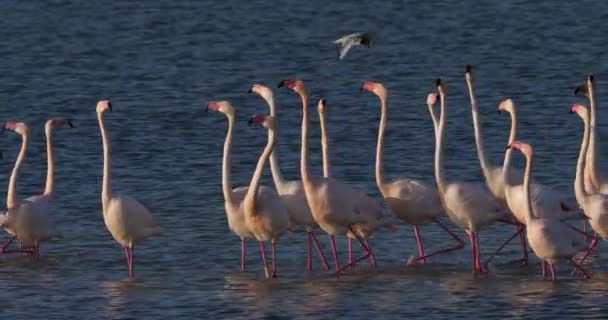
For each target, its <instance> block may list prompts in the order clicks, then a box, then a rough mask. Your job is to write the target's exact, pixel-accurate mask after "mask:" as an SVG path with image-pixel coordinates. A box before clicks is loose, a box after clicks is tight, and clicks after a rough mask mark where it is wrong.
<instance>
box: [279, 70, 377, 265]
mask: <svg viewBox="0 0 608 320" xmlns="http://www.w3.org/2000/svg"><path fill="white" fill-rule="evenodd" d="M282 86H285V87H288V88H290V89H292V90H294V91H295V92H296V93H297V94H298V95H299V96H300V98H301V100H302V112H303V113H302V145H301V159H300V173H301V175H302V183H303V185H304V191H305V193H306V200H307V202H308V205H309V207H310V211H311V213H312V216H313V218H314V219H315V221H317V223H318V224H319V226H320V227H321V229H323V231H325V232H326V233H327V234H328V235H329V238H330V240H331V245H332V251H333V254H334V260H335V262H336V270H337V273H338V274H339V273H340V272H341V271H343V270H344V269H345V268H347V267H349V266H351V265H354V264H355V263H357V262H359V261H361V260H363V259H365V258H368V257H369V256H370V255H371V251H370V249H369V248H368V246H367V245H366V244H365V242H364V241H363V239H361V238H360V237H359V236H358V235H357V233H356V232H354V230H353V228H352V226H353V225H355V224H357V223H362V222H366V219H365V217H363V216H362V215H360V214H359V212H358V211H357V208H356V203H357V200H358V195H357V194H355V193H353V192H352V189H351V188H350V187H348V186H346V185H345V184H344V183H342V182H340V181H338V180H334V179H327V178H321V179H317V180H313V178H312V176H311V175H310V172H309V168H308V94H307V93H306V87H305V85H304V82H302V81H301V80H283V81H282V82H281V83H279V87H282ZM348 231H351V232H352V233H353V234H354V235H355V236H356V237H357V239H358V240H359V243H360V244H361V246H362V247H363V248H364V250H365V252H366V253H365V254H364V255H363V256H362V257H360V258H359V259H357V260H355V261H353V263H349V264H348V265H346V266H344V267H340V260H339V259H338V251H337V249H336V241H335V236H336V235H345V234H346V233H347V232H348Z"/></svg>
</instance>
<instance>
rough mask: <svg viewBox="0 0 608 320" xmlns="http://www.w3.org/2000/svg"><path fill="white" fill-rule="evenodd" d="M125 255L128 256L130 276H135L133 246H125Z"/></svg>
mask: <svg viewBox="0 0 608 320" xmlns="http://www.w3.org/2000/svg"><path fill="white" fill-rule="evenodd" d="M125 256H126V257H127V266H128V268H129V278H133V275H134V274H133V248H132V247H131V248H129V247H125Z"/></svg>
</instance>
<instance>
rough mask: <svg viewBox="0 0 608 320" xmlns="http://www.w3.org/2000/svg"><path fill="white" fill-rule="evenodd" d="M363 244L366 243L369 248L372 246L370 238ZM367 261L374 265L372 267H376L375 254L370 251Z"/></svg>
mask: <svg viewBox="0 0 608 320" xmlns="http://www.w3.org/2000/svg"><path fill="white" fill-rule="evenodd" d="M365 244H366V245H367V247H368V248H370V249H371V248H372V244H371V240H369V239H367V240H365ZM369 261H370V263H371V264H372V267H374V269H375V268H377V267H378V265H377V263H376V256H374V253H373V252H370V254H369Z"/></svg>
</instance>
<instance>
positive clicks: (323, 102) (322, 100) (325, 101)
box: [319, 98, 327, 107]
mask: <svg viewBox="0 0 608 320" xmlns="http://www.w3.org/2000/svg"><path fill="white" fill-rule="evenodd" d="M319 102H321V105H322V106H323V107H325V104H326V103H327V100H325V98H321V101H319Z"/></svg>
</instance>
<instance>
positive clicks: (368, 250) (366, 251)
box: [338, 227, 372, 273]
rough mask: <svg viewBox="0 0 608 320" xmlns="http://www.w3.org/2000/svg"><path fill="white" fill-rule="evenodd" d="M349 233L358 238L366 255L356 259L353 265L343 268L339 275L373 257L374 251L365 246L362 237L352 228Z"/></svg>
mask: <svg viewBox="0 0 608 320" xmlns="http://www.w3.org/2000/svg"><path fill="white" fill-rule="evenodd" d="M349 231H350V232H351V233H352V234H353V235H355V237H356V238H357V240H358V241H359V244H360V245H361V246H362V247H363V249H364V250H365V254H364V255H363V256H361V257H360V258H358V259H356V260H355V261H353V263H352V264H350V263H349V264H347V265H346V266H344V267H342V269H340V270H338V273H340V272H342V271H343V270H344V269H346V268H348V267H350V266H351V265H355V264H356V263H357V262H359V261H361V260H363V259H366V258H368V257H370V256H371V255H372V251H371V249H370V248H369V247H368V246H367V245H366V244H365V242H364V241H363V239H361V237H360V236H359V234H357V233H356V232H354V230H353V229H352V228H350V227H349Z"/></svg>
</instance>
